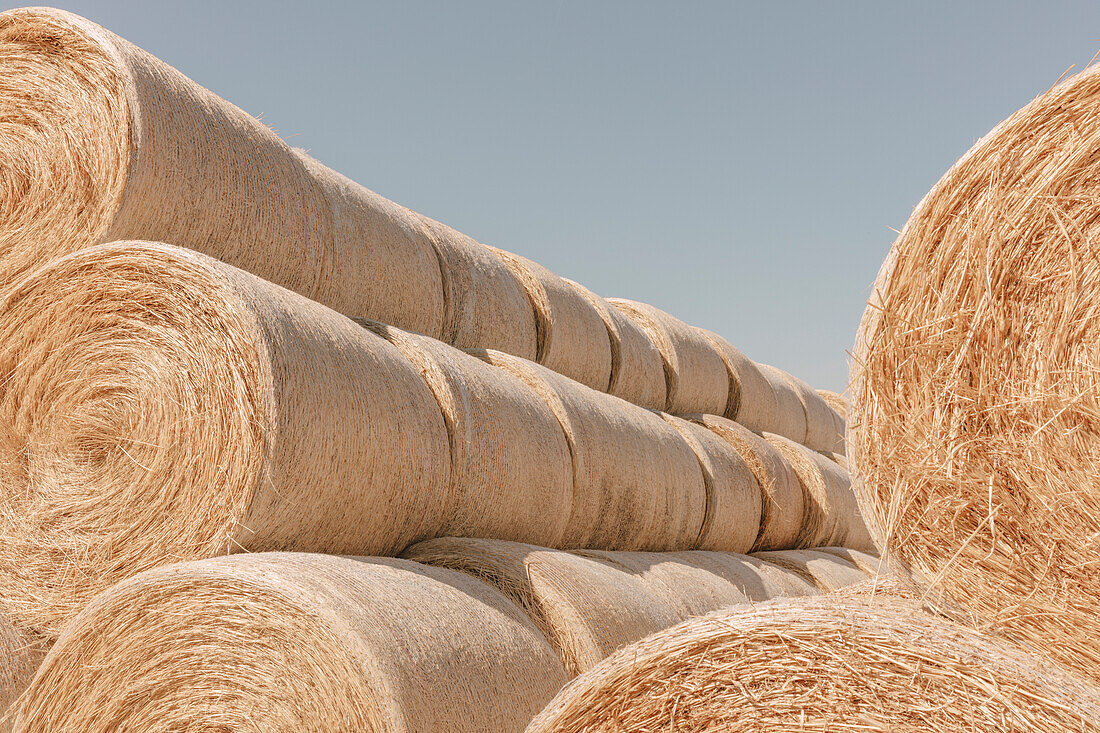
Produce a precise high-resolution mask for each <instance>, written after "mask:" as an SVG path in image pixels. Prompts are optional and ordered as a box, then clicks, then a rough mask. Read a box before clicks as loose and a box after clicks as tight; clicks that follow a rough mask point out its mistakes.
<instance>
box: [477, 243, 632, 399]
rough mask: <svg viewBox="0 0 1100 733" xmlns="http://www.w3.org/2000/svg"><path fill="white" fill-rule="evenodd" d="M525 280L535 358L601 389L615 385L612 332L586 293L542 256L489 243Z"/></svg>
mask: <svg viewBox="0 0 1100 733" xmlns="http://www.w3.org/2000/svg"><path fill="white" fill-rule="evenodd" d="M490 249H492V250H493V251H494V252H496V253H497V255H499V256H500V258H501V259H502V260H504V264H506V265H507V266H508V269H510V270H511V271H512V274H513V275H515V276H516V279H518V280H519V281H520V283H522V285H523V287H524V289H525V290H526V291H527V297H528V299H529V300H530V301H531V306H532V307H533V308H534V312H535V328H536V334H537V337H538V349H537V356H536V359H535V361H537V362H538V363H539V364H542V365H543V366H544V367H546V368H547V369H552V370H554V371H555V372H557V373H558V374H562V375H564V376H566V377H569V378H570V379H574V380H576V381H578V382H580V383H581V384H583V385H585V386H587V387H591V388H592V389H595V390H598V391H600V392H607V391H608V388H609V387H610V385H611V337H610V336H609V335H608V332H607V327H606V326H604V322H603V319H602V318H601V317H600V314H599V313H598V312H597V311H596V309H595V308H594V307H593V306H592V303H591V302H590V301H589V300H587V299H586V298H585V297H584V295H583V294H582V293H580V292H578V291H577V290H576V288H574V287H573V286H571V285H570V284H569V283H567V282H566V281H565V280H564V279H562V278H560V277H558V276H557V275H555V274H554V273H552V272H550V271H549V270H547V269H546V268H545V267H543V266H542V265H540V264H538V263H537V262H532V261H531V260H529V259H527V258H526V257H520V256H519V255H514V254H512V253H511V252H505V251H503V250H499V249H495V248H492V247H491V248H490Z"/></svg>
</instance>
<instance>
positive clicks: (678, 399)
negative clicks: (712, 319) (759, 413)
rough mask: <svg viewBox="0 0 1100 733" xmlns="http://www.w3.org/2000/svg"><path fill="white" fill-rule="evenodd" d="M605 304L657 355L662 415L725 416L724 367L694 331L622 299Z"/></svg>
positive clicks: (727, 385)
mask: <svg viewBox="0 0 1100 733" xmlns="http://www.w3.org/2000/svg"><path fill="white" fill-rule="evenodd" d="M607 302H608V303H609V304H610V305H611V306H612V307H614V308H616V309H617V310H618V311H619V312H620V313H622V314H623V315H625V316H626V317H627V318H629V319H630V320H632V321H634V323H635V325H637V326H638V327H639V328H640V329H641V330H642V331H643V332H644V333H645V334H646V336H648V337H649V340H650V341H651V342H652V343H653V345H654V346H656V347H657V351H658V352H660V354H661V360H662V361H663V362H664V368H665V384H666V387H667V388H666V392H665V407H664V409H665V411H666V412H672V413H677V414H679V413H693V412H704V413H707V414H710V415H722V414H724V413H725V411H726V403H727V401H728V400H729V390H730V379H729V373H728V372H727V371H726V363H725V362H724V361H723V360H722V357H721V356H719V354H718V351H717V350H716V349H715V348H714V346H712V345H711V343H710V341H708V340H707V339H706V337H705V336H703V334H702V333H701V332H700V331H699V330H698V329H696V328H694V327H693V326H689V325H688V324H686V323H684V322H683V321H681V320H679V319H678V318H674V317H673V316H671V315H669V314H668V313H665V312H664V311H663V310H661V309H659V308H655V307H653V306H651V305H648V304H646V303H639V302H637V301H633V300H624V299H623V298H608V299H607Z"/></svg>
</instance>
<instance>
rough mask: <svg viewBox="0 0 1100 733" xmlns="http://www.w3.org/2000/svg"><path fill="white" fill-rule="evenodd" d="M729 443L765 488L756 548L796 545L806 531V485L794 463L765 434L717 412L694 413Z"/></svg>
mask: <svg viewBox="0 0 1100 733" xmlns="http://www.w3.org/2000/svg"><path fill="white" fill-rule="evenodd" d="M688 417H689V419H690V420H692V421H693V422H696V423H698V424H699V425H702V426H704V427H706V428H707V429H708V430H710V431H711V432H713V433H714V434H715V435H716V436H718V437H719V438H720V439H722V440H724V441H725V442H726V443H727V444H729V445H730V446H731V447H732V448H733V449H734V450H735V451H737V453H738V454H739V455H740V456H741V458H742V459H743V460H744V461H745V463H746V464H747V465H748V467H749V470H750V471H752V473H753V476H755V477H756V483H757V486H759V488H760V490H761V497H762V503H761V513H760V532H759V533H758V534H757V537H756V542H755V543H753V547H752V549H754V550H781V549H785V548H790V547H795V546H796V545H797V544H798V541H799V537H800V536H801V533H802V518H803V514H804V512H805V509H804V502H805V499H804V498H803V490H802V484H801V483H800V481H799V478H798V474H797V473H795V470H794V469H793V468H792V467H791V464H790V463H789V462H788V461H787V459H786V458H785V457H784V456H783V454H782V453H780V452H779V451H778V450H776V449H775V448H773V447H772V446H771V444H770V443H768V442H767V441H766V440H765V439H764V438H763V437H762V436H760V435H757V434H756V433H754V432H752V431H750V430H749V429H748V428H746V427H744V426H742V425H739V424H738V423H735V422H733V421H732V420H727V419H725V418H722V417H717V416H715V415H690V416H688Z"/></svg>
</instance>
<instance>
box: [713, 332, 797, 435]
mask: <svg viewBox="0 0 1100 733" xmlns="http://www.w3.org/2000/svg"><path fill="white" fill-rule="evenodd" d="M697 330H698V331H699V332H700V333H701V334H702V335H703V338H705V339H706V340H707V341H709V342H710V345H711V346H713V347H714V350H715V351H717V352H718V355H719V356H720V357H721V358H722V361H723V363H725V365H726V374H727V375H728V376H729V385H730V386H729V397H728V398H727V400H726V410H725V412H723V413H721V414H722V415H724V416H725V417H727V418H729V419H730V420H736V421H737V422H739V423H741V424H742V425H744V426H745V427H747V428H748V429H749V430H757V431H760V430H773V429H774V427H775V420H776V411H777V410H778V409H779V405H778V403H777V402H776V397H775V390H773V389H772V387H771V384H770V383H769V382H768V380H767V379H766V378H765V377H764V374H763V372H761V371H760V367H759V366H757V364H756V362H754V361H753V360H752V359H750V358H748V357H747V356H745V355H744V354H743V353H741V350H740V349H738V348H737V347H736V346H734V345H733V344H731V343H730V342H729V341H727V340H726V339H724V338H722V337H721V336H719V335H718V334H716V333H712V332H710V331H706V330H704V329H701V328H700V329H697Z"/></svg>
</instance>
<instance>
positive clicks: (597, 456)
mask: <svg viewBox="0 0 1100 733" xmlns="http://www.w3.org/2000/svg"><path fill="white" fill-rule="evenodd" d="M470 353H473V354H475V355H476V356H478V357H479V358H481V359H483V360H484V361H486V362H487V363H489V364H492V365H493V366H495V367H498V368H500V369H503V370H505V371H507V372H508V373H509V374H512V375H514V376H516V377H518V378H519V379H520V380H522V381H524V382H525V383H526V384H528V385H529V386H530V387H531V388H532V389H533V390H535V392H536V393H538V394H539V396H540V397H542V398H543V399H544V400H545V401H546V404H548V405H549V406H550V408H551V409H552V410H553V411H554V414H555V415H556V416H557V418H558V420H559V422H560V423H561V425H562V427H563V428H564V430H565V435H566V439H567V440H568V443H569V450H570V454H571V456H572V459H573V504H572V512H571V514H570V517H569V522H568V524H567V525H566V530H565V535H564V537H563V539H562V541H561V544H560V546H561V547H563V548H574V547H589V548H600V549H607V550H673V549H690V548H692V547H694V546H695V542H696V541H697V540H698V538H699V533H700V532H701V531H702V527H703V524H704V521H705V519H706V512H707V506H706V504H707V496H706V486H705V483H704V481H703V474H702V470H701V468H700V466H699V461H698V459H697V458H696V456H695V453H693V452H692V450H691V448H690V446H688V444H687V443H686V442H685V441H684V439H683V438H681V437H680V434H679V433H677V432H676V429H675V428H673V427H672V426H671V425H669V424H668V423H666V422H665V421H664V420H662V419H661V417H660V416H659V415H658V414H655V413H653V412H651V411H649V410H646V409H643V408H641V407H638V406H637V405H632V404H630V403H628V402H625V401H623V400H620V399H618V398H617V397H612V396H611V395H608V394H604V393H602V392H597V391H595V390H592V389H589V388H588V387H585V386H584V385H582V384H579V383H577V382H574V381H572V380H570V379H567V378H566V377H563V376H561V375H560V374H558V373H556V372H552V371H550V370H549V369H546V368H545V367H542V366H540V365H538V364H534V363H532V362H529V361H525V360H523V359H517V358H516V357H514V356H510V355H508V354H504V353H501V352H498V351H482V350H475V351H471V352H470Z"/></svg>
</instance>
